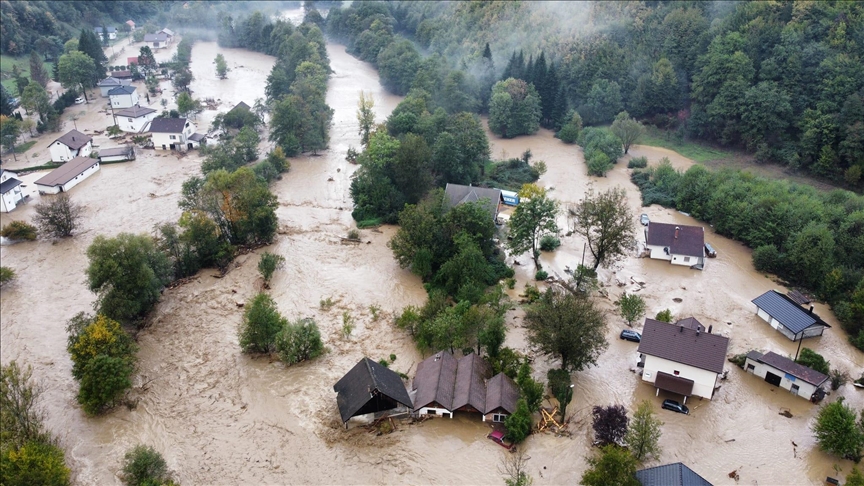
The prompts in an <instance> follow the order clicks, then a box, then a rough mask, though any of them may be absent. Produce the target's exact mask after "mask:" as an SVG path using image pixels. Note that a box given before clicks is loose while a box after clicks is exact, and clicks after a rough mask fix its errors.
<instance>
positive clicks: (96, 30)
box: [93, 27, 117, 34]
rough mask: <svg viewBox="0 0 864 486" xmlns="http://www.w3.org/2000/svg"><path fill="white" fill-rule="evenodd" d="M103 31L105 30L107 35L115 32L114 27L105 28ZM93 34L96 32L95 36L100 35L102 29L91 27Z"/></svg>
mask: <svg viewBox="0 0 864 486" xmlns="http://www.w3.org/2000/svg"><path fill="white" fill-rule="evenodd" d="M105 30H107V31H108V33H109V34H111V33H113V32H117V28H116V27H105ZM93 32H96V33H97V34H101V33H102V27H93Z"/></svg>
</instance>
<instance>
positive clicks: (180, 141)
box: [145, 118, 205, 152]
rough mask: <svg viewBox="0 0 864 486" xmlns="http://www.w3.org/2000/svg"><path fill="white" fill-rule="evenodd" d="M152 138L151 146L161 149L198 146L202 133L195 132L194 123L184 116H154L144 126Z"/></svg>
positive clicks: (181, 148)
mask: <svg viewBox="0 0 864 486" xmlns="http://www.w3.org/2000/svg"><path fill="white" fill-rule="evenodd" d="M145 128H146V131H147V132H148V133H150V135H151V137H152V139H153V146H154V147H156V148H157V149H162V150H179V151H181V152H185V151H186V150H188V149H194V148H198V146H199V145H200V144H201V142H202V141H203V140H204V138H205V137H204V135H202V134H200V133H195V125H194V124H193V123H192V122H191V121H189V120H187V119H186V118H154V119H153V120H152V121H151V122H150V124H149V125H148V126H147V127H145Z"/></svg>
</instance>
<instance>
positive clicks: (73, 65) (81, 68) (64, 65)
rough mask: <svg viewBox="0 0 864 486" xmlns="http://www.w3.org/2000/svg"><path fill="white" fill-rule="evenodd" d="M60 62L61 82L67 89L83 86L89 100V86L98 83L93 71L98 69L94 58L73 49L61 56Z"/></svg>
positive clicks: (82, 88) (85, 98)
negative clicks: (94, 79) (94, 78)
mask: <svg viewBox="0 0 864 486" xmlns="http://www.w3.org/2000/svg"><path fill="white" fill-rule="evenodd" d="M59 63H60V64H59V66H60V67H59V70H60V84H62V85H63V87H64V88H66V89H78V88H81V92H82V93H83V94H84V100H85V101H88V102H89V100H88V99H87V88H92V87H93V86H95V85H96V83H95V82H94V81H93V71H95V69H96V64H95V63H94V62H93V59H92V58H90V56H88V55H87V54H84V53H83V52H80V51H72V52H70V53H69V54H64V55H62V56H60V61H59Z"/></svg>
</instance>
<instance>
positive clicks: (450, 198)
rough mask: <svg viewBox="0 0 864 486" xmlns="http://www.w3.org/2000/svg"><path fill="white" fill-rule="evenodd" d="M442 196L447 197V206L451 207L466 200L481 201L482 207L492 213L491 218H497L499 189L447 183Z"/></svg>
mask: <svg viewBox="0 0 864 486" xmlns="http://www.w3.org/2000/svg"><path fill="white" fill-rule="evenodd" d="M444 197H445V198H446V199H447V201H446V202H447V207H449V208H452V207H455V206H458V205H460V204H464V203H466V202H482V204H483V207H484V208H486V210H487V211H489V214H491V215H492V220H493V221H494V220H496V219H498V212H499V211H500V210H501V202H502V201H503V199H502V197H501V190H500V189H488V188H485V187H475V186H463V185H462V184H447V187H445V188H444Z"/></svg>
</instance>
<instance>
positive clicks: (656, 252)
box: [648, 245, 672, 260]
mask: <svg viewBox="0 0 864 486" xmlns="http://www.w3.org/2000/svg"><path fill="white" fill-rule="evenodd" d="M663 248H666V247H665V246H657V245H648V249H649V250H651V258H653V259H655V260H672V255H668V254H666V252H665V251H663Z"/></svg>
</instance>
